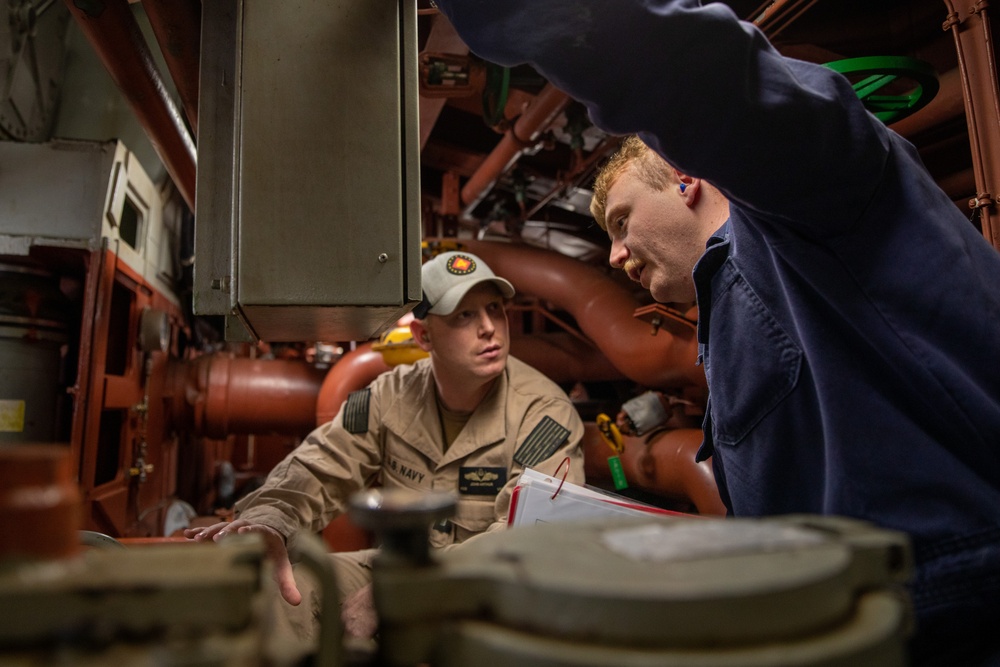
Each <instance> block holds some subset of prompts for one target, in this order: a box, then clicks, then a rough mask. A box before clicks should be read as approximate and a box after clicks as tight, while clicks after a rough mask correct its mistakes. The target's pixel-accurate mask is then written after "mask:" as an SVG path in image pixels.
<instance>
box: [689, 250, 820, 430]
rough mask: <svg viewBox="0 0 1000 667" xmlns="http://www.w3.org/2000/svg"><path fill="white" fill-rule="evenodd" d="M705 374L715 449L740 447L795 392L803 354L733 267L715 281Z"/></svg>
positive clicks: (727, 265) (729, 265)
mask: <svg viewBox="0 0 1000 667" xmlns="http://www.w3.org/2000/svg"><path fill="white" fill-rule="evenodd" d="M716 280H717V281H720V280H721V281H722V283H723V284H724V287H723V288H722V289H721V290H718V291H716V292H715V293H714V294H713V302H712V312H711V330H710V332H709V341H708V355H707V356H706V361H705V374H706V376H707V377H708V386H709V391H710V392H711V397H712V434H713V436H714V440H715V442H716V443H719V444H725V445H736V444H739V443H740V442H741V441H742V440H743V439H744V438H746V436H747V435H748V434H749V433H750V432H751V431H752V430H753V429H754V428H755V427H756V426H757V424H759V423H760V421H761V420H762V419H764V417H765V416H767V415H768V413H770V412H771V411H772V410H774V409H775V408H776V407H777V406H778V405H779V404H780V403H781V402H782V401H783V400H785V398H786V397H787V396H788V395H789V394H790V393H791V392H792V390H793V389H794V388H795V385H796V383H797V382H798V379H799V371H800V369H801V367H802V350H801V348H800V347H799V346H798V345H797V344H796V343H795V341H793V340H792V339H791V338H790V337H789V336H788V334H787V333H786V332H785V330H784V329H783V328H782V327H781V325H780V324H779V323H778V321H777V320H776V319H775V318H774V316H773V315H772V314H771V312H770V311H769V310H768V309H767V306H765V305H764V302H763V301H761V299H760V298H759V297H758V296H757V293H756V292H754V290H753V288H752V287H751V286H750V285H749V284H748V283H747V282H746V280H745V279H744V278H743V275H742V274H741V273H740V272H739V271H738V269H737V268H736V266H735V265H734V264H733V261H732V259H730V260H728V261H726V263H725V264H723V266H722V267H721V268H720V270H719V273H718V274H717V275H716Z"/></svg>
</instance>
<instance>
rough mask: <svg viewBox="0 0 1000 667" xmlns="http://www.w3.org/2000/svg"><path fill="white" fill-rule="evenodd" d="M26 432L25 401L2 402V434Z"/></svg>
mask: <svg viewBox="0 0 1000 667" xmlns="http://www.w3.org/2000/svg"><path fill="white" fill-rule="evenodd" d="M23 430H24V401H11V400H2V401H0V433H20V432H22V431H23Z"/></svg>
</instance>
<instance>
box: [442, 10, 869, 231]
mask: <svg viewBox="0 0 1000 667" xmlns="http://www.w3.org/2000/svg"><path fill="white" fill-rule="evenodd" d="M437 4H438V6H439V7H440V8H441V10H442V11H443V12H444V13H445V14H446V15H447V16H448V17H449V18H450V20H451V21H452V23H453V25H454V26H455V28H456V30H457V31H458V33H459V35H460V36H461V37H462V38H463V40H465V42H466V43H467V44H468V45H469V47H470V48H471V49H472V51H473V52H475V53H476V54H477V55H479V56H481V57H482V58H485V59H486V60H489V61H492V62H496V63H499V64H502V65H508V66H509V65H514V64H518V63H529V64H531V65H532V66H533V67H535V68H536V69H537V70H538V71H539V72H541V73H542V74H543V75H544V76H546V77H547V78H548V79H549V80H550V81H551V82H552V83H553V84H554V85H556V86H557V87H559V88H560V89H562V90H563V91H565V92H566V93H568V94H569V95H570V96H572V97H574V98H575V99H577V100H579V101H581V102H583V103H584V104H585V105H586V106H587V107H588V109H589V111H590V115H591V118H592V120H593V121H594V122H595V123H596V124H597V125H598V126H599V127H601V128H603V129H605V130H606V131H609V132H611V133H614V134H630V133H638V134H639V135H640V136H641V137H642V138H643V139H644V140H645V141H646V142H647V143H649V144H650V145H651V146H653V147H654V148H655V149H656V150H657V151H658V152H659V153H660V154H661V155H662V156H663V157H664V158H665V159H667V161H668V162H670V163H671V164H673V165H674V166H676V167H677V168H679V169H681V170H682V171H685V172H686V173H688V174H690V175H693V176H698V177H701V178H704V179H706V180H708V181H709V182H711V183H712V184H714V185H716V186H717V187H719V188H720V189H721V190H722V191H723V192H725V193H726V194H727V196H729V198H730V199H731V200H734V201H738V202H740V203H741V204H743V205H745V206H747V207H749V208H750V209H753V210H756V211H758V212H759V213H761V214H765V215H768V216H770V217H771V218H773V219H778V220H781V219H785V220H797V221H799V223H798V224H805V225H815V227H814V230H815V231H817V232H819V233H823V232H824V231H827V232H830V231H833V232H835V231H838V229H839V226H844V227H846V226H848V225H850V224H851V222H852V221H853V220H854V219H856V218H857V216H859V215H860V214H861V213H862V212H863V210H864V208H865V206H866V205H867V203H868V202H869V200H870V198H871V196H872V193H873V192H874V190H875V189H876V188H877V183H878V179H879V176H880V174H881V172H882V168H883V166H884V164H885V159H886V152H887V150H888V142H887V137H886V132H887V130H886V129H885V128H884V127H883V126H882V125H881V123H879V122H878V121H877V120H875V119H874V117H873V116H871V115H870V114H868V112H867V111H865V109H864V107H863V106H862V105H861V103H860V102H859V100H858V99H857V96H856V95H855V94H854V91H853V90H852V88H851V87H850V85H849V83H848V82H847V80H846V79H845V78H843V77H842V76H841V75H839V74H836V73H834V72H833V71H831V70H829V69H827V68H825V67H822V66H819V65H813V64H809V63H803V62H801V61H794V60H791V59H788V58H784V57H783V56H781V55H780V54H778V53H777V51H775V50H774V49H773V48H772V47H771V46H770V45H769V44H768V42H767V40H766V38H765V37H764V36H763V35H762V33H760V32H759V31H758V30H757V28H756V27H755V26H753V25H751V24H749V23H745V22H741V21H739V20H738V18H737V17H736V16H735V15H734V14H733V13H732V10H731V9H730V8H729V7H727V6H725V5H724V4H722V3H712V4H709V5H707V6H705V7H702V6H700V3H699V2H697V1H696V0H439V1H438V3H437Z"/></svg>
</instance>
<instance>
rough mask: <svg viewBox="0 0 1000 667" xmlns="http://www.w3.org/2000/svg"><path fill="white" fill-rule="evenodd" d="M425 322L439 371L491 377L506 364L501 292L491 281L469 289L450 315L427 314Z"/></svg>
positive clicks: (506, 338)
mask: <svg viewBox="0 0 1000 667" xmlns="http://www.w3.org/2000/svg"><path fill="white" fill-rule="evenodd" d="M425 326H426V329H427V335H428V338H429V342H430V347H429V349H430V351H431V354H432V356H433V358H434V370H435V373H437V374H439V375H447V376H450V377H453V378H456V379H458V380H462V381H467V380H468V379H470V377H472V378H478V379H481V380H492V379H493V378H495V377H498V376H499V375H500V374H501V373H502V372H503V370H504V368H505V367H506V365H507V355H508V353H509V352H510V336H509V330H508V325H507V313H506V311H505V310H504V303H503V296H501V294H500V291H499V290H498V289H497V288H496V287H495V286H493V285H492V284H490V283H481V284H479V285H476V286H475V287H473V288H472V289H471V290H469V291H468V292H467V293H466V295H465V296H464V297H463V298H462V300H461V301H460V302H459V304H458V307H457V308H455V310H454V311H453V312H452V313H451V314H450V315H429V316H428V317H427V319H426V320H425Z"/></svg>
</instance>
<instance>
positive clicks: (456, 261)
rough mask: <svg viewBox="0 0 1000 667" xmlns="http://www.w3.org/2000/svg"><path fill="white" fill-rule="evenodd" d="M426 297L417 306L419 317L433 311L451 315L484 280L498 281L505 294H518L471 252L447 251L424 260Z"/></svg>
mask: <svg viewBox="0 0 1000 667" xmlns="http://www.w3.org/2000/svg"><path fill="white" fill-rule="evenodd" d="M421 281H422V282H423V288H424V300H423V301H421V302H420V304H419V305H418V306H417V307H416V308H414V309H413V315H414V316H415V317H417V318H418V319H423V318H425V317H427V315H428V314H431V315H450V314H451V313H452V311H454V310H455V308H456V307H458V304H459V302H460V301H461V300H462V297H464V296H465V294H466V293H467V292H468V291H469V290H470V289H472V288H473V287H475V286H476V285H478V284H479V283H483V282H490V283H493V284H494V285H496V287H497V289H498V290H500V293H501V294H502V295H503V296H504V298H507V299H509V298H511V297H513V296H514V286H513V285H511V284H510V283H509V282H508V281H506V280H504V279H503V278H500V277H498V276H497V275H496V274H495V273H493V271H492V270H491V269H490V267H488V266H487V265H486V262H484V261H483V260H481V259H479V258H478V257H476V256H475V255H473V254H472V253H470V252H443V253H441V254H440V255H438V256H437V257H435V258H434V259H432V260H429V261H427V262H425V263H424V266H423V268H422V269H421Z"/></svg>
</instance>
